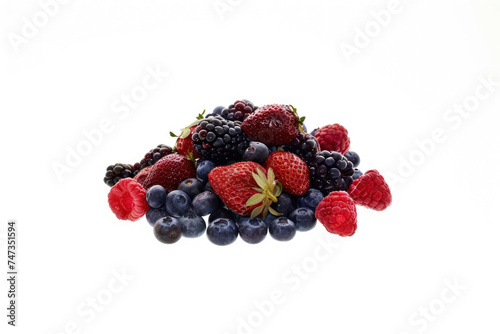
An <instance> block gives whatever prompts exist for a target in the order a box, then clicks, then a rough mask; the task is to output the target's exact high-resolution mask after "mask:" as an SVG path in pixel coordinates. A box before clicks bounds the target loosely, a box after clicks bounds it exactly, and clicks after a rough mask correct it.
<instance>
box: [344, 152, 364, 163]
mask: <svg viewBox="0 0 500 334" xmlns="http://www.w3.org/2000/svg"><path fill="white" fill-rule="evenodd" d="M344 156H345V157H346V158H347V160H349V161H350V162H352V166H353V167H358V166H359V163H360V162H361V159H360V158H359V155H358V154H357V153H356V152H353V151H349V152H346V154H344Z"/></svg>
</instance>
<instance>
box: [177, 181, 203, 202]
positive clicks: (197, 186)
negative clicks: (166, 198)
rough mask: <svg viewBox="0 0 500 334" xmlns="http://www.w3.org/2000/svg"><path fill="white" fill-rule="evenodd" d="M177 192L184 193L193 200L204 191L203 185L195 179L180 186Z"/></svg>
mask: <svg viewBox="0 0 500 334" xmlns="http://www.w3.org/2000/svg"><path fill="white" fill-rule="evenodd" d="M177 190H182V191H184V192H185V193H186V194H188V196H189V197H191V199H193V198H195V197H196V195H198V194H199V193H201V192H202V191H203V183H201V181H200V180H198V179H195V178H192V179H186V180H184V181H182V182H181V184H179V187H178V188H177Z"/></svg>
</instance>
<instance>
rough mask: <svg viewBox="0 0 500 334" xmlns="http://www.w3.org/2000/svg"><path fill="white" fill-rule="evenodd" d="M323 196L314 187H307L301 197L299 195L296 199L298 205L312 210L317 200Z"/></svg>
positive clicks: (316, 204)
mask: <svg viewBox="0 0 500 334" xmlns="http://www.w3.org/2000/svg"><path fill="white" fill-rule="evenodd" d="M323 198H324V196H323V194H322V193H321V191H319V190H317V189H314V188H309V189H307V191H306V193H305V194H304V195H303V196H302V197H299V199H298V200H297V204H298V205H299V207H307V208H309V209H311V210H313V211H314V210H316V207H317V206H318V204H319V202H321V201H322V200H323Z"/></svg>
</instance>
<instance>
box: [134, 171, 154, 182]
mask: <svg viewBox="0 0 500 334" xmlns="http://www.w3.org/2000/svg"><path fill="white" fill-rule="evenodd" d="M151 168H153V166H149V167H146V168H144V169H141V170H140V171H139V173H137V174H136V175H135V176H134V180H136V181H137V182H138V183H139V184H140V185H141V186H144V182H146V179H147V178H148V175H149V172H150V171H151Z"/></svg>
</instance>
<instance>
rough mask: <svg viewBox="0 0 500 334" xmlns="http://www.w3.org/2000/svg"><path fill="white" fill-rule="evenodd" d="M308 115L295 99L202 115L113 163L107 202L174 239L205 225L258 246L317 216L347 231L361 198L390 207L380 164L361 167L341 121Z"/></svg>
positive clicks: (225, 240) (214, 235) (221, 240)
mask: <svg viewBox="0 0 500 334" xmlns="http://www.w3.org/2000/svg"><path fill="white" fill-rule="evenodd" d="M303 121H304V117H302V118H300V117H299V116H298V115H297V110H296V109H295V108H294V107H292V106H290V105H281V104H273V105H265V106H263V107H260V108H259V107H257V106H255V105H254V104H253V103H252V102H250V101H248V100H240V101H236V102H235V103H234V104H231V105H230V106H228V107H227V108H225V107H217V108H215V109H214V111H213V112H212V113H210V114H207V115H204V113H203V114H200V115H198V117H197V118H196V120H195V121H194V122H193V123H191V124H190V125H188V126H187V127H186V128H185V129H183V130H182V132H181V134H180V135H179V136H178V137H177V136H176V137H177V140H176V143H175V146H174V147H173V148H171V147H169V146H167V145H158V146H157V147H155V148H154V149H152V150H151V151H149V152H148V153H146V155H145V156H144V158H143V159H142V160H141V161H140V162H138V163H135V164H123V163H117V164H115V165H112V166H109V167H108V168H107V170H106V176H105V178H104V182H105V183H106V184H107V185H108V186H110V187H112V188H111V190H110V192H109V195H108V202H109V206H110V208H111V210H112V211H113V213H114V214H115V215H116V217H118V218H119V219H123V220H131V221H136V220H138V219H140V218H141V217H142V216H144V215H145V216H146V220H147V221H148V223H149V224H150V225H152V226H153V230H154V235H155V236H156V238H157V239H158V240H159V241H161V242H163V243H168V244H170V243H174V242H177V241H178V240H179V239H180V238H181V237H182V236H184V237H187V238H196V237H199V236H201V235H203V234H205V231H206V235H207V237H208V239H209V240H210V241H211V242H212V243H214V244H216V245H229V244H231V243H233V242H234V241H235V240H236V239H237V237H238V235H239V236H240V237H241V239H243V240H244V241H245V242H247V243H250V244H257V243H259V242H261V241H262V240H264V238H265V237H266V235H267V234H268V232H269V234H270V235H271V237H272V238H274V239H276V240H279V241H288V240H291V239H293V237H294V236H295V234H296V231H309V230H311V229H312V228H314V227H315V225H316V220H319V221H320V222H321V223H322V224H323V225H324V226H325V228H326V230H327V231H328V232H330V233H335V234H338V235H340V236H351V235H353V234H354V232H355V231H356V227H357V218H356V205H362V206H365V207H367V208H370V209H374V210H377V211H381V210H384V209H385V208H387V207H388V206H389V205H390V204H391V201H392V197H391V192H390V190H389V187H388V185H387V183H386V182H385V180H384V178H383V177H382V175H380V173H379V172H378V171H376V170H369V171H367V172H365V173H364V174H363V173H362V172H361V171H360V170H359V169H357V167H358V165H359V163H360V158H359V156H358V154H356V153H355V152H353V151H350V150H349V148H350V139H349V137H348V133H347V130H346V129H345V128H344V127H343V126H341V125H339V124H333V125H326V126H323V127H321V128H319V129H316V130H314V131H312V132H311V133H307V130H306V128H305V126H304V124H303ZM170 134H171V136H175V135H174V134H173V133H170ZM206 220H207V221H208V227H207V222H206Z"/></svg>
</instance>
